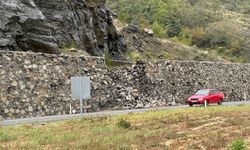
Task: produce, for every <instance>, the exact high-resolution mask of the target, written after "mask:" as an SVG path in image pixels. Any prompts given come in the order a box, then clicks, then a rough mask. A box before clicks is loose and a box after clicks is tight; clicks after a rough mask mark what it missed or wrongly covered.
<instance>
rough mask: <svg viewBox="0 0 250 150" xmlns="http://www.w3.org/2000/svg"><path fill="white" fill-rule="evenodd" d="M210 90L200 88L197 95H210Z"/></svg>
mask: <svg viewBox="0 0 250 150" xmlns="http://www.w3.org/2000/svg"><path fill="white" fill-rule="evenodd" d="M208 93H209V90H199V91H198V92H196V95H208Z"/></svg>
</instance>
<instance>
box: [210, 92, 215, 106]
mask: <svg viewBox="0 0 250 150" xmlns="http://www.w3.org/2000/svg"><path fill="white" fill-rule="evenodd" d="M215 101H216V96H215V90H211V91H210V94H209V103H215Z"/></svg>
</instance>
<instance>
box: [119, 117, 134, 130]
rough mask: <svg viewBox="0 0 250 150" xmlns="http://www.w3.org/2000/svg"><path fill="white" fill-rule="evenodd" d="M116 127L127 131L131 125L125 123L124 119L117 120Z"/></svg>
mask: <svg viewBox="0 0 250 150" xmlns="http://www.w3.org/2000/svg"><path fill="white" fill-rule="evenodd" d="M117 125H118V127H120V128H123V129H128V128H130V126H131V123H130V122H128V121H126V120H125V119H121V120H119V122H118V123H117Z"/></svg>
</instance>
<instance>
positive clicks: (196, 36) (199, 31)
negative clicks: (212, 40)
mask: <svg viewBox="0 0 250 150" xmlns="http://www.w3.org/2000/svg"><path fill="white" fill-rule="evenodd" d="M204 41H205V32H204V30H203V28H200V27H196V28H194V29H193V32H192V44H194V45H197V46H201V45H202V44H203V43H204Z"/></svg>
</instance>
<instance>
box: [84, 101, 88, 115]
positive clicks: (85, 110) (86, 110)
mask: <svg viewBox="0 0 250 150" xmlns="http://www.w3.org/2000/svg"><path fill="white" fill-rule="evenodd" d="M84 105H85V109H84V113H87V112H88V108H87V105H88V104H87V100H86V99H85V101H84Z"/></svg>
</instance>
